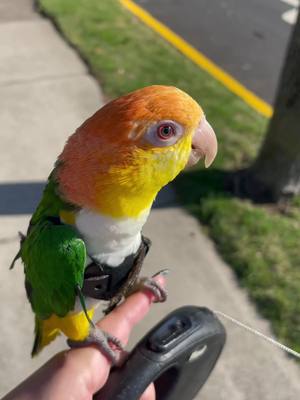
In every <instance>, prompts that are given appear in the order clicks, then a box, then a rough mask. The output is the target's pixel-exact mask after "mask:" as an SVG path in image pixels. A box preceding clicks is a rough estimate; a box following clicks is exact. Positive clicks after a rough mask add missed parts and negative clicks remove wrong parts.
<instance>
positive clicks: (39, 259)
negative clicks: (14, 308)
mask: <svg viewBox="0 0 300 400" xmlns="http://www.w3.org/2000/svg"><path fill="white" fill-rule="evenodd" d="M21 257H22V260H23V262H24V266H25V275H26V280H27V281H28V283H29V285H30V287H31V290H30V292H31V293H30V301H31V305H32V308H33V310H34V312H35V313H36V315H37V316H38V317H39V318H42V319H45V318H48V317H50V315H51V314H53V313H54V314H56V315H58V316H59V317H64V316H65V315H66V314H67V313H68V312H69V311H71V310H72V309H73V308H74V305H75V299H76V287H77V286H78V285H79V286H80V287H82V284H83V275H84V268H85V262H86V248H85V244H84V242H83V240H82V239H80V238H79V237H78V232H77V231H76V230H75V229H74V228H73V227H71V226H69V225H61V224H60V225H56V224H55V223H53V222H52V221H51V220H45V221H43V222H40V223H39V224H37V225H35V226H34V227H32V229H31V230H30V233H29V235H28V236H27V238H26V239H25V240H24V242H23V244H22V248H21Z"/></svg>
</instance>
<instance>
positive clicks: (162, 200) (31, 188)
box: [0, 182, 176, 215]
mask: <svg viewBox="0 0 300 400" xmlns="http://www.w3.org/2000/svg"><path fill="white" fill-rule="evenodd" d="M45 184H46V182H14V183H9V182H8V183H1V184H0V215H22V214H32V213H33V212H34V210H35V208H36V206H37V204H38V202H39V201H40V199H41V197H42V193H43V189H44V187H45ZM175 204H176V201H175V194H174V191H173V189H172V187H171V186H170V185H168V186H166V187H165V188H164V189H163V190H161V192H160V193H159V195H158V196H157V199H156V200H155V202H154V205H153V208H164V207H170V206H172V205H173V206H174V205H175Z"/></svg>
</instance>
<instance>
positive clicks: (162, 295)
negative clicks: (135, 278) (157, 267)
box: [138, 269, 169, 303]
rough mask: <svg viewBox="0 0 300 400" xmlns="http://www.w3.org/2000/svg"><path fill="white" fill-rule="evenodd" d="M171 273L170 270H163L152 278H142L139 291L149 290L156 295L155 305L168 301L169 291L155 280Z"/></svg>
mask: <svg viewBox="0 0 300 400" xmlns="http://www.w3.org/2000/svg"><path fill="white" fill-rule="evenodd" d="M168 273H169V270H168V269H163V270H161V271H159V272H157V273H156V274H154V275H153V276H152V277H151V278H141V279H140V281H139V283H138V288H139V290H141V289H148V290H150V292H152V293H153V295H154V302H155V303H163V302H164V301H166V300H167V297H168V292H167V290H166V289H165V288H164V287H163V286H162V285H160V284H159V283H158V282H157V281H156V280H155V279H154V278H156V277H157V276H159V275H160V276H165V275H167V274H168Z"/></svg>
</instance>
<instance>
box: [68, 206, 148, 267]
mask: <svg viewBox="0 0 300 400" xmlns="http://www.w3.org/2000/svg"><path fill="white" fill-rule="evenodd" d="M149 211H150V209H146V210H144V211H143V212H142V213H141V214H140V215H139V217H138V218H126V217H122V218H112V217H108V216H106V215H101V214H98V213H95V212H93V211H90V210H86V209H82V210H80V211H79V212H78V213H77V215H76V220H75V225H76V228H77V229H78V231H79V232H80V234H81V235H82V237H83V239H84V241H85V244H86V247H87V253H88V254H89V256H90V257H93V258H94V259H96V260H97V261H99V262H102V263H105V264H108V265H109V266H111V267H117V266H118V265H120V264H121V263H122V262H123V261H124V259H125V258H126V257H127V256H128V255H130V254H133V253H135V252H136V251H137V250H138V248H139V246H140V243H141V230H142V227H143V225H144V224H145V222H146V220H147V217H148V215H149ZM89 261H90V260H88V262H89Z"/></svg>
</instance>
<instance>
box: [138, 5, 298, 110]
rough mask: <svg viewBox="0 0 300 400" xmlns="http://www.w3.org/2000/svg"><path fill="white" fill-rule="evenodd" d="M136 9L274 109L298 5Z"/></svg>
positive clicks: (146, 6)
mask: <svg viewBox="0 0 300 400" xmlns="http://www.w3.org/2000/svg"><path fill="white" fill-rule="evenodd" d="M136 3H137V4H139V5H141V6H142V7H143V8H145V9H146V10H148V11H149V12H150V13H151V14H152V15H153V16H154V17H156V18H157V19H158V20H160V21H161V22H163V23H164V24H166V25H167V26H168V27H169V28H171V29H172V30H173V31H175V32H176V33H177V34H179V35H180V36H181V37H183V38H184V39H185V40H186V41H188V42H189V43H190V44H192V45H193V46H194V47H196V48H197V49H198V50H200V51H201V52H202V53H204V54H205V55H206V56H208V57H209V58H210V59H211V60H213V61H214V62H215V63H216V64H217V65H219V66H220V67H221V68H223V69H224V70H225V71H227V72H229V73H230V74H231V75H232V76H233V77H235V79H237V80H238V81H240V82H241V83H242V84H244V85H245V86H246V87H247V88H248V89H250V90H252V91H253V92H254V93H256V94H257V95H259V96H260V97H262V98H263V99H264V100H266V101H267V102H270V103H272V101H273V99H274V96H275V92H276V86H277V82H278V78H279V75H280V70H281V66H282V63H283V59H284V55H285V51H286V47H287V44H288V39H289V36H290V32H291V28H292V21H293V19H294V17H295V12H296V6H297V4H299V1H298V0H251V1H247V0H243V1H241V0H219V1H212V0H137V1H136Z"/></svg>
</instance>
